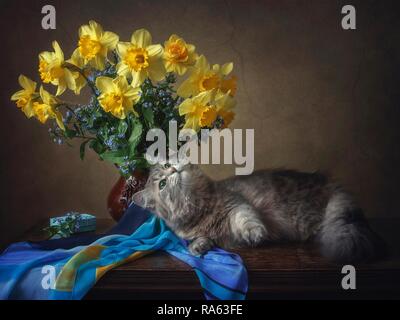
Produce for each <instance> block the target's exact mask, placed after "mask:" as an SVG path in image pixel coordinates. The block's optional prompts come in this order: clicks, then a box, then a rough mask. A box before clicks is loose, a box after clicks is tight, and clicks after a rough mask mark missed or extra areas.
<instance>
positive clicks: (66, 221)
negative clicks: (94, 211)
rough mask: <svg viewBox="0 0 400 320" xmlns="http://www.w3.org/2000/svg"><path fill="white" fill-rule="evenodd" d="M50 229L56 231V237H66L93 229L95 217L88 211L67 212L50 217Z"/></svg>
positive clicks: (94, 227)
mask: <svg viewBox="0 0 400 320" xmlns="http://www.w3.org/2000/svg"><path fill="white" fill-rule="evenodd" d="M50 229H53V230H56V231H57V232H56V234H55V236H56V237H68V236H70V235H71V234H74V233H81V232H88V231H95V230H96V217H95V216H93V215H91V214H88V213H79V212H69V213H67V214H66V215H63V216H60V217H53V218H50ZM53 238H54V237H53Z"/></svg>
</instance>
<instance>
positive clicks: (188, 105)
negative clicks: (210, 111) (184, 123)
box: [178, 99, 195, 116]
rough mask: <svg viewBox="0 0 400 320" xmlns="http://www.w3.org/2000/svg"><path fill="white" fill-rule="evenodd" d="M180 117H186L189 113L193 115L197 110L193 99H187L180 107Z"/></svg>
mask: <svg viewBox="0 0 400 320" xmlns="http://www.w3.org/2000/svg"><path fill="white" fill-rule="evenodd" d="M178 108H179V115H181V116H182V115H185V114H187V113H191V112H193V111H194V109H195V105H194V104H193V102H192V100H191V99H186V100H185V101H183V102H182V103H181V104H180V105H179V107H178Z"/></svg>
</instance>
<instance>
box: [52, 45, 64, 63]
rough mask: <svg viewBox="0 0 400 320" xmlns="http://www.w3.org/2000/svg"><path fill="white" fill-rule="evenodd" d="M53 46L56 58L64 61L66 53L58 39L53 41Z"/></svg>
mask: <svg viewBox="0 0 400 320" xmlns="http://www.w3.org/2000/svg"><path fill="white" fill-rule="evenodd" d="M53 48H54V53H55V56H56V58H57V59H58V60H60V61H64V53H63V51H62V50H61V47H60V45H59V44H58V42H57V41H53Z"/></svg>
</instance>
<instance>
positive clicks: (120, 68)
mask: <svg viewBox="0 0 400 320" xmlns="http://www.w3.org/2000/svg"><path fill="white" fill-rule="evenodd" d="M116 68H117V73H118V74H119V75H121V76H124V77H127V78H130V77H131V70H129V67H128V66H127V65H126V64H125V63H123V62H121V61H120V62H118V64H117V67H116Z"/></svg>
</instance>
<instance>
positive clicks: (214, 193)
mask: <svg viewBox="0 0 400 320" xmlns="http://www.w3.org/2000/svg"><path fill="white" fill-rule="evenodd" d="M133 200H134V201H135V202H136V203H138V204H141V205H143V206H145V207H148V208H151V209H153V211H154V212H155V213H156V214H157V215H159V216H160V217H161V218H162V219H164V220H165V222H166V223H167V225H168V226H169V227H170V228H171V229H172V230H173V231H174V232H175V233H176V234H177V235H178V236H180V237H182V238H184V239H187V240H190V241H191V242H190V245H189V250H190V251H191V252H192V253H193V254H196V255H199V254H203V253H205V252H206V251H207V250H209V249H210V248H211V247H213V246H214V245H217V246H219V247H222V248H225V249H231V248H238V247H253V246H257V245H260V244H261V243H264V242H277V241H306V240H311V239H313V240H315V241H317V242H318V243H319V244H320V246H321V251H322V253H323V254H324V255H325V256H327V257H328V258H330V259H331V260H334V261H337V262H356V261H365V260H370V259H373V258H376V257H377V256H378V255H379V254H380V253H381V252H382V249H381V244H382V241H381V240H380V238H379V237H378V236H377V235H376V234H375V233H373V231H372V230H371V229H370V227H369V226H368V223H367V222H366V220H365V218H364V216H363V214H362V211H361V209H360V208H359V207H358V206H357V205H356V204H355V202H354V200H353V199H352V197H351V196H350V195H349V194H348V193H346V192H345V191H343V189H342V188H341V187H339V186H338V185H336V184H333V183H330V182H329V181H328V180H327V178H326V177H325V176H323V175H322V174H319V173H302V172H297V171H290V170H262V171H256V172H254V173H253V174H251V175H249V176H235V177H231V178H228V179H226V180H222V181H214V180H212V179H210V178H209V177H207V176H206V175H205V174H204V173H203V172H202V171H201V170H200V168H199V167H198V166H195V165H185V166H179V165H177V166H171V165H169V164H167V165H164V166H161V165H156V166H154V167H153V168H152V169H151V171H150V177H149V179H148V182H147V184H146V187H145V189H144V190H143V191H142V192H140V193H138V194H136V195H135V196H134V199H133Z"/></svg>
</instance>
